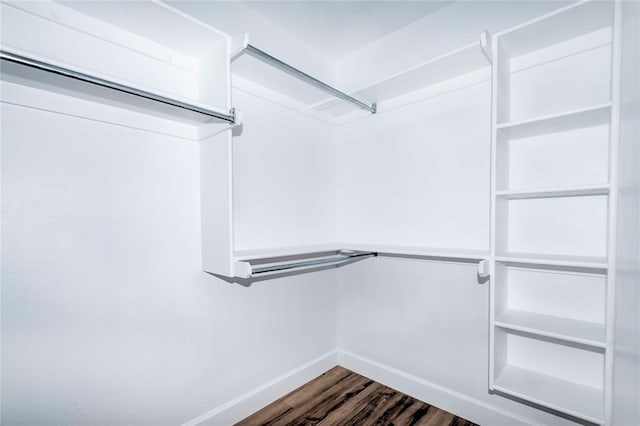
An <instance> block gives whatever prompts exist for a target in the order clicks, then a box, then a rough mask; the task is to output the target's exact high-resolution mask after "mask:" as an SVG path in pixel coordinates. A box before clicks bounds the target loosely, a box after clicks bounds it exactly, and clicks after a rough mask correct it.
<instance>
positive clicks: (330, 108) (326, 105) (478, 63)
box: [312, 41, 490, 116]
mask: <svg viewBox="0 0 640 426" xmlns="http://www.w3.org/2000/svg"><path fill="white" fill-rule="evenodd" d="M489 65H490V64H489V63H488V61H487V58H486V57H485V56H484V54H483V53H482V45H481V42H479V41H478V42H474V43H471V44H468V45H466V46H462V47H460V48H458V49H455V50H453V51H451V52H447V53H445V54H443V55H440V56H438V57H436V58H433V59H430V60H428V61H424V62H422V63H420V64H417V65H414V66H413V67H411V68H408V69H406V70H403V71H402V72H399V73H396V74H393V75H391V76H389V77H387V78H384V79H381V80H379V81H376V82H374V83H370V84H367V85H366V86H364V87H361V88H358V89H355V90H352V91H349V94H350V95H352V96H356V97H358V98H359V99H365V100H367V101H369V102H378V103H379V102H382V101H385V100H388V99H391V98H395V97H397V96H401V95H404V94H406V93H409V92H413V91H415V90H418V89H421V88H423V87H426V86H430V85H433V84H436V83H438V82H441V81H444V80H449V79H452V78H455V77H458V76H462V75H464V74H468V73H471V72H474V71H477V70H480V69H483V68H488V67H489ZM312 108H313V109H315V110H319V111H326V112H329V113H331V114H332V115H335V116H340V115H343V114H346V113H348V112H351V111H354V110H355V108H353V107H351V106H350V105H348V104H345V103H344V102H340V101H339V100H335V99H327V100H324V101H321V102H318V103H316V104H315V105H312Z"/></svg>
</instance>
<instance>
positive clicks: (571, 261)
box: [496, 253, 609, 270]
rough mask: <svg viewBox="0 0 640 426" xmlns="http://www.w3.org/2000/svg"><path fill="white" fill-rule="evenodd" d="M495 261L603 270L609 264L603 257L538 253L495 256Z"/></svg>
mask: <svg viewBox="0 0 640 426" xmlns="http://www.w3.org/2000/svg"><path fill="white" fill-rule="evenodd" d="M496 261H498V262H509V263H528V264H533V265H551V266H566V267H572V268H587V269H599V270H605V269H607V268H608V267H609V263H608V262H607V259H606V258H605V257H592V256H567V255H553V254H539V253H505V254H498V255H496Z"/></svg>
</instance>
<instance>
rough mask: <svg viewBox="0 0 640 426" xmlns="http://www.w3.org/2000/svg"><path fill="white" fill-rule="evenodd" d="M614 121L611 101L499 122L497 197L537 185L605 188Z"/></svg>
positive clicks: (545, 186)
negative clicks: (611, 126) (611, 127)
mask: <svg viewBox="0 0 640 426" xmlns="http://www.w3.org/2000/svg"><path fill="white" fill-rule="evenodd" d="M610 119H611V105H610V104H609V103H606V104H603V105H597V106H594V107H589V108H584V109H580V110H571V111H566V112H563V113H561V114H554V115H548V116H544V117H539V118H536V119H532V120H525V121H520V122H511V123H505V124H502V125H498V126H497V129H496V149H497V157H498V159H499V162H498V164H497V165H496V167H497V182H496V186H497V190H498V193H497V195H504V194H506V193H508V191H511V190H514V191H517V190H523V191H528V190H532V192H536V189H535V188H550V189H551V190H553V188H558V189H559V190H562V189H563V188H566V187H576V189H578V190H579V189H580V187H584V188H585V189H587V187H591V188H592V189H595V190H596V191H598V190H599V189H598V188H600V189H602V188H604V186H605V185H606V184H607V183H608V181H609V176H608V174H609V167H608V157H609V131H610V129H609V126H610V124H609V123H610ZM551 154H553V155H551ZM578 154H579V155H578ZM553 196H557V195H553Z"/></svg>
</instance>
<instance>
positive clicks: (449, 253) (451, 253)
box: [342, 243, 489, 261]
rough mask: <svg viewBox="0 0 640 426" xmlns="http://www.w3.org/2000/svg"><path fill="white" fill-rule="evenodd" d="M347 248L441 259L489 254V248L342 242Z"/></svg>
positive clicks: (468, 258)
mask: <svg viewBox="0 0 640 426" xmlns="http://www.w3.org/2000/svg"><path fill="white" fill-rule="evenodd" d="M342 246H343V247H344V248H345V249H350V250H361V251H375V252H377V253H379V254H380V255H385V254H390V255H398V256H419V257H433V258H439V259H464V260H474V261H480V260H483V259H486V258H487V257H488V256H489V251H488V250H473V249H470V250H464V249H448V248H433V247H419V246H395V245H380V244H358V243H345V244H342Z"/></svg>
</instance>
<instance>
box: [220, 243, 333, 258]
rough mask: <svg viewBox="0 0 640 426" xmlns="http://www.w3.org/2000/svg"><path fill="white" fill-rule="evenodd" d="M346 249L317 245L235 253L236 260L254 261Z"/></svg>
mask: <svg viewBox="0 0 640 426" xmlns="http://www.w3.org/2000/svg"><path fill="white" fill-rule="evenodd" d="M344 248H346V247H341V245H340V244H335V243H329V244H315V245H307V246H297V247H270V248H264V249H250V250H236V251H235V252H234V253H233V258H234V259H235V260H254V259H268V258H272V257H286V256H298V255H304V254H313V253H327V252H337V251H339V250H342V249H344Z"/></svg>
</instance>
